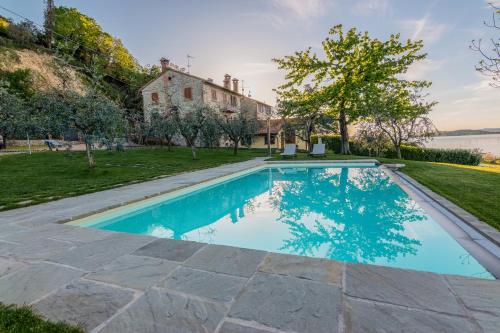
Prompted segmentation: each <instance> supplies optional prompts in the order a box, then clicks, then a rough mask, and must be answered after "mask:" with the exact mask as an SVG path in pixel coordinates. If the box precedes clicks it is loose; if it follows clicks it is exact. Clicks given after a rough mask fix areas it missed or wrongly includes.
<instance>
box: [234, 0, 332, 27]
mask: <svg viewBox="0 0 500 333" xmlns="http://www.w3.org/2000/svg"><path fill="white" fill-rule="evenodd" d="M265 3H266V4H267V6H268V7H267V10H266V11H262V12H249V13H242V14H241V15H242V16H245V17H251V18H255V19H261V20H264V21H266V22H267V23H270V24H271V25H272V26H273V27H275V28H283V27H285V26H287V25H289V24H291V23H295V22H297V21H299V22H300V23H302V24H307V23H308V22H309V21H311V20H312V19H313V18H317V17H320V16H323V15H325V13H326V11H327V9H328V8H329V7H330V6H331V5H333V4H334V1H333V0H270V1H266V2H265Z"/></svg>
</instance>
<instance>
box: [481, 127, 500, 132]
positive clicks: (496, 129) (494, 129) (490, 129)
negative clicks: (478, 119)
mask: <svg viewBox="0 0 500 333" xmlns="http://www.w3.org/2000/svg"><path fill="white" fill-rule="evenodd" d="M481 130H482V131H486V132H492V133H500V128H483V129H481Z"/></svg>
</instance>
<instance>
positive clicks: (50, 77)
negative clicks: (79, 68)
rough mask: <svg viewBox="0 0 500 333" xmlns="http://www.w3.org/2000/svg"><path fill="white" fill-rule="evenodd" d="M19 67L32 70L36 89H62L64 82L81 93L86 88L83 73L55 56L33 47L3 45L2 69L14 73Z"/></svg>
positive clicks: (32, 78) (1, 50) (1, 55)
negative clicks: (16, 47) (59, 61)
mask: <svg viewBox="0 0 500 333" xmlns="http://www.w3.org/2000/svg"><path fill="white" fill-rule="evenodd" d="M19 69H28V70H29V71H30V73H31V80H32V84H33V89H34V90H38V91H46V90H49V89H54V88H56V89H61V88H62V87H63V82H64V83H65V84H66V87H67V88H68V89H70V90H73V91H76V92H79V93H82V92H84V91H85V90H86V86H85V83H84V81H83V78H82V76H81V74H79V73H77V72H76V71H75V70H74V69H73V68H72V67H70V66H63V65H61V64H60V63H58V62H56V60H55V58H54V56H52V55H50V54H48V53H45V52H42V51H34V50H31V49H15V48H7V47H1V48H0V71H4V72H10V73H13V72H15V71H16V70H19Z"/></svg>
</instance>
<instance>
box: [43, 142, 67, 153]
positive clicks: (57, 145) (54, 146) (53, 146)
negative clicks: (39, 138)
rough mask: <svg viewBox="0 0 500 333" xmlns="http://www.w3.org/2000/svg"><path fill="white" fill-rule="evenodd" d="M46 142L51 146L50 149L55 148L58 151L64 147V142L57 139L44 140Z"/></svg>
mask: <svg viewBox="0 0 500 333" xmlns="http://www.w3.org/2000/svg"><path fill="white" fill-rule="evenodd" d="M44 143H45V144H46V145H47V147H49V149H50V150H52V149H55V150H56V151H58V150H59V148H61V147H63V144H62V143H60V142H59V141H56V140H44Z"/></svg>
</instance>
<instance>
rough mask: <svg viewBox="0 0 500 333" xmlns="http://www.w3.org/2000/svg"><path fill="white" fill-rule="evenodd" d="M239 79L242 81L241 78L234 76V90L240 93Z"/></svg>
mask: <svg viewBox="0 0 500 333" xmlns="http://www.w3.org/2000/svg"><path fill="white" fill-rule="evenodd" d="M239 81H240V80H238V79H237V78H234V79H233V91H234V92H235V93H238V94H239V89H238V82H239Z"/></svg>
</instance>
